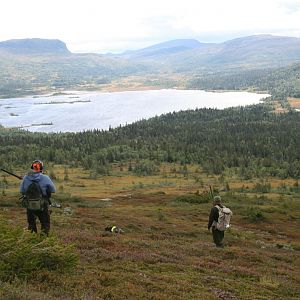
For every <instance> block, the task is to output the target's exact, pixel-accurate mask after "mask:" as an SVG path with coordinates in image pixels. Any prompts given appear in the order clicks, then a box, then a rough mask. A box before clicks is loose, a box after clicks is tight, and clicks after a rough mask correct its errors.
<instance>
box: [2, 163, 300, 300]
mask: <svg viewBox="0 0 300 300" xmlns="http://www.w3.org/2000/svg"><path fill="white" fill-rule="evenodd" d="M171 167H172V166H168V165H166V166H163V168H164V174H163V175H156V176H144V177H138V176H134V175H132V174H131V173H128V172H127V171H123V172H120V171H118V170H117V168H113V170H112V174H113V175H112V176H107V177H99V178H98V179H91V178H89V175H88V172H86V171H83V170H81V169H69V172H68V176H69V180H68V181H64V180H63V177H64V174H63V172H64V169H63V168H60V167H59V166H54V167H53V170H54V172H55V174H56V177H57V178H58V179H57V180H56V182H55V183H56V185H57V186H59V185H61V186H62V187H63V188H62V189H61V191H59V192H58V193H57V194H56V195H55V200H56V201H59V202H61V203H62V205H63V208H61V209H58V208H53V209H52V215H51V221H52V224H51V225H52V228H51V234H52V235H53V237H55V238H57V239H58V240H59V241H61V242H62V243H64V244H66V245H69V244H73V245H74V249H75V251H76V253H77V254H78V255H79V260H80V262H79V264H78V266H77V267H76V268H75V270H70V271H69V272H68V273H62V274H60V275H59V276H57V274H56V273H55V272H54V271H51V270H42V269H41V270H39V271H36V273H35V276H34V278H28V279H27V280H19V279H15V280H12V281H9V282H8V281H2V282H1V283H0V299H2V298H3V299H29V298H30V299H46V298H47V299H125V298H127V299H251V300H253V299H288V300H289V299H298V298H299V297H300V288H299V283H300V271H299V270H300V259H299V258H300V256H299V251H300V232H299V225H300V194H299V193H297V192H293V193H290V187H292V186H293V184H294V181H292V180H285V181H282V180H279V179H276V180H275V179H268V180H269V182H270V184H271V190H270V192H268V193H263V194H260V193H257V192H255V191H254V190H253V187H254V186H255V182H250V181H249V182H247V181H239V180H238V179H237V178H226V180H225V182H228V183H229V186H230V191H226V190H224V189H223V184H222V183H221V182H220V180H218V178H217V177H213V176H207V175H206V174H203V173H201V171H200V172H199V170H197V173H195V172H196V171H195V170H196V167H194V166H189V172H190V175H189V177H188V178H186V177H184V176H183V175H180V174H176V177H175V176H174V174H173V173H172V172H171ZM125 169H126V168H124V170H125ZM193 175H197V177H200V178H201V184H199V182H196V181H195V179H194V177H193ZM7 181H8V188H7V189H6V190H5V194H6V196H1V197H0V217H1V218H5V219H6V220H7V222H8V223H10V224H11V225H12V226H14V227H15V228H22V227H25V226H26V217H25V212H24V211H23V209H22V208H20V207H18V205H17V201H16V200H15V199H16V197H17V185H16V184H15V179H13V178H7ZM209 185H213V186H214V187H215V188H216V189H219V190H220V191H221V192H220V194H221V196H222V198H223V199H224V201H225V205H226V206H228V207H230V208H231V209H232V210H233V213H234V216H233V219H232V227H231V229H230V230H229V231H227V232H226V233H225V243H226V247H225V248H224V249H218V248H215V247H214V245H213V243H212V236H211V233H210V232H208V230H207V219H208V214H209V211H210V208H211V203H210V202H207V201H194V200H195V198H196V200H197V199H198V198H197V197H199V196H197V195H199V192H200V195H201V193H202V192H205V191H207V190H208V186H209ZM243 185H244V186H248V187H249V189H244V190H243V189H241V188H242V186H243ZM282 185H285V186H287V187H288V189H287V190H286V192H284V191H283V190H282V189H281V190H280V193H279V190H278V187H279V186H282ZM223 190H224V191H223ZM242 190H243V191H242ZM178 199H181V200H179V201H178ZM200 199H201V197H200ZM7 203H14V205H6V204H7ZM66 208H69V209H70V211H71V213H69V212H68V211H65V209H66ZM262 216H263V218H262ZM112 225H116V226H118V227H121V228H122V229H123V230H124V233H122V234H112V233H110V232H107V231H105V227H106V226H112ZM216 283H217V284H216ZM1 297H2V298H1Z"/></svg>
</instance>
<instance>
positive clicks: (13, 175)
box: [0, 168, 23, 180]
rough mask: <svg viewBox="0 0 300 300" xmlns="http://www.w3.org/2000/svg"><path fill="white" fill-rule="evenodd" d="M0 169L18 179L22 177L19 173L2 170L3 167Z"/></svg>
mask: <svg viewBox="0 0 300 300" xmlns="http://www.w3.org/2000/svg"><path fill="white" fill-rule="evenodd" d="M0 170H1V171H3V172H5V173H7V174H9V175H12V176H15V177H17V178H18V179H20V180H22V179H23V177H21V176H19V175H16V174H14V173H11V172H9V171H7V170H4V169H2V168H1V169H0Z"/></svg>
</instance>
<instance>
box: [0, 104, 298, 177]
mask: <svg viewBox="0 0 300 300" xmlns="http://www.w3.org/2000/svg"><path fill="white" fill-rule="evenodd" d="M299 128H300V114H299V113H297V112H292V111H291V112H289V113H286V114H274V113H271V112H270V111H269V110H268V108H267V107H265V106H263V105H258V106H251V107H246V108H242V107H241V108H230V109H225V110H217V109H197V110H192V111H182V112H178V113H169V114H166V115H163V116H160V117H155V118H152V119H150V120H143V121H140V122H136V123H134V124H131V125H127V126H124V127H118V128H116V129H110V130H108V131H102V130H94V131H87V132H81V133H63V134H45V133H29V132H26V131H16V130H8V129H4V128H2V129H1V130H0V144H1V148H0V164H1V167H2V168H3V167H5V168H8V169H13V168H16V167H22V168H27V167H28V165H29V164H30V163H31V161H32V160H33V159H36V158H38V159H42V160H44V161H46V162H47V163H48V164H49V163H50V162H52V163H57V164H64V165H71V166H81V167H84V168H86V169H89V170H91V171H92V172H94V173H95V174H109V172H108V170H109V166H110V164H112V163H120V164H124V163H126V165H127V166H128V165H129V171H130V170H134V169H135V168H136V172H137V173H139V174H142V175H146V174H147V173H149V174H152V173H155V172H158V171H159V169H158V168H157V166H158V165H159V164H160V163H161V162H169V163H180V164H181V165H182V166H185V165H186V164H190V163H194V164H199V167H201V168H203V170H204V171H206V172H208V173H214V174H222V173H224V172H227V171H228V170H232V171H234V172H236V173H237V174H239V175H240V176H241V177H242V178H251V177H253V176H255V177H260V176H279V177H281V178H286V177H292V178H299V177H300V152H299V149H300V131H299Z"/></svg>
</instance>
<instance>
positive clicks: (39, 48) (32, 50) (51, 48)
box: [0, 39, 71, 55]
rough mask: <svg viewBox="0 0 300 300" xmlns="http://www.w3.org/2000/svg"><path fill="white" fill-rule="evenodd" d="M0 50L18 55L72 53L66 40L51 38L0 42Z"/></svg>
mask: <svg viewBox="0 0 300 300" xmlns="http://www.w3.org/2000/svg"><path fill="white" fill-rule="evenodd" d="M0 51H5V52H8V53H10V54H17V55H44V54H47V55H49V54H51V55H62V54H64V55H65V54H70V53H71V52H70V51H69V50H68V48H67V46H66V44H65V43H64V42H62V41H60V40H49V39H16V40H8V41H4V42H0Z"/></svg>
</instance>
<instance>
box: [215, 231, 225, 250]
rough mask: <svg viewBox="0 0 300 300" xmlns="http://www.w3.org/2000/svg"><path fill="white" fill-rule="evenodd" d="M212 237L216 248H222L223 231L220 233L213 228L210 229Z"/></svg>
mask: <svg viewBox="0 0 300 300" xmlns="http://www.w3.org/2000/svg"><path fill="white" fill-rule="evenodd" d="M212 235H213V240H214V243H215V244H216V246H217V247H223V243H222V241H223V239H224V231H220V230H218V229H216V228H215V227H212Z"/></svg>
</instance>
